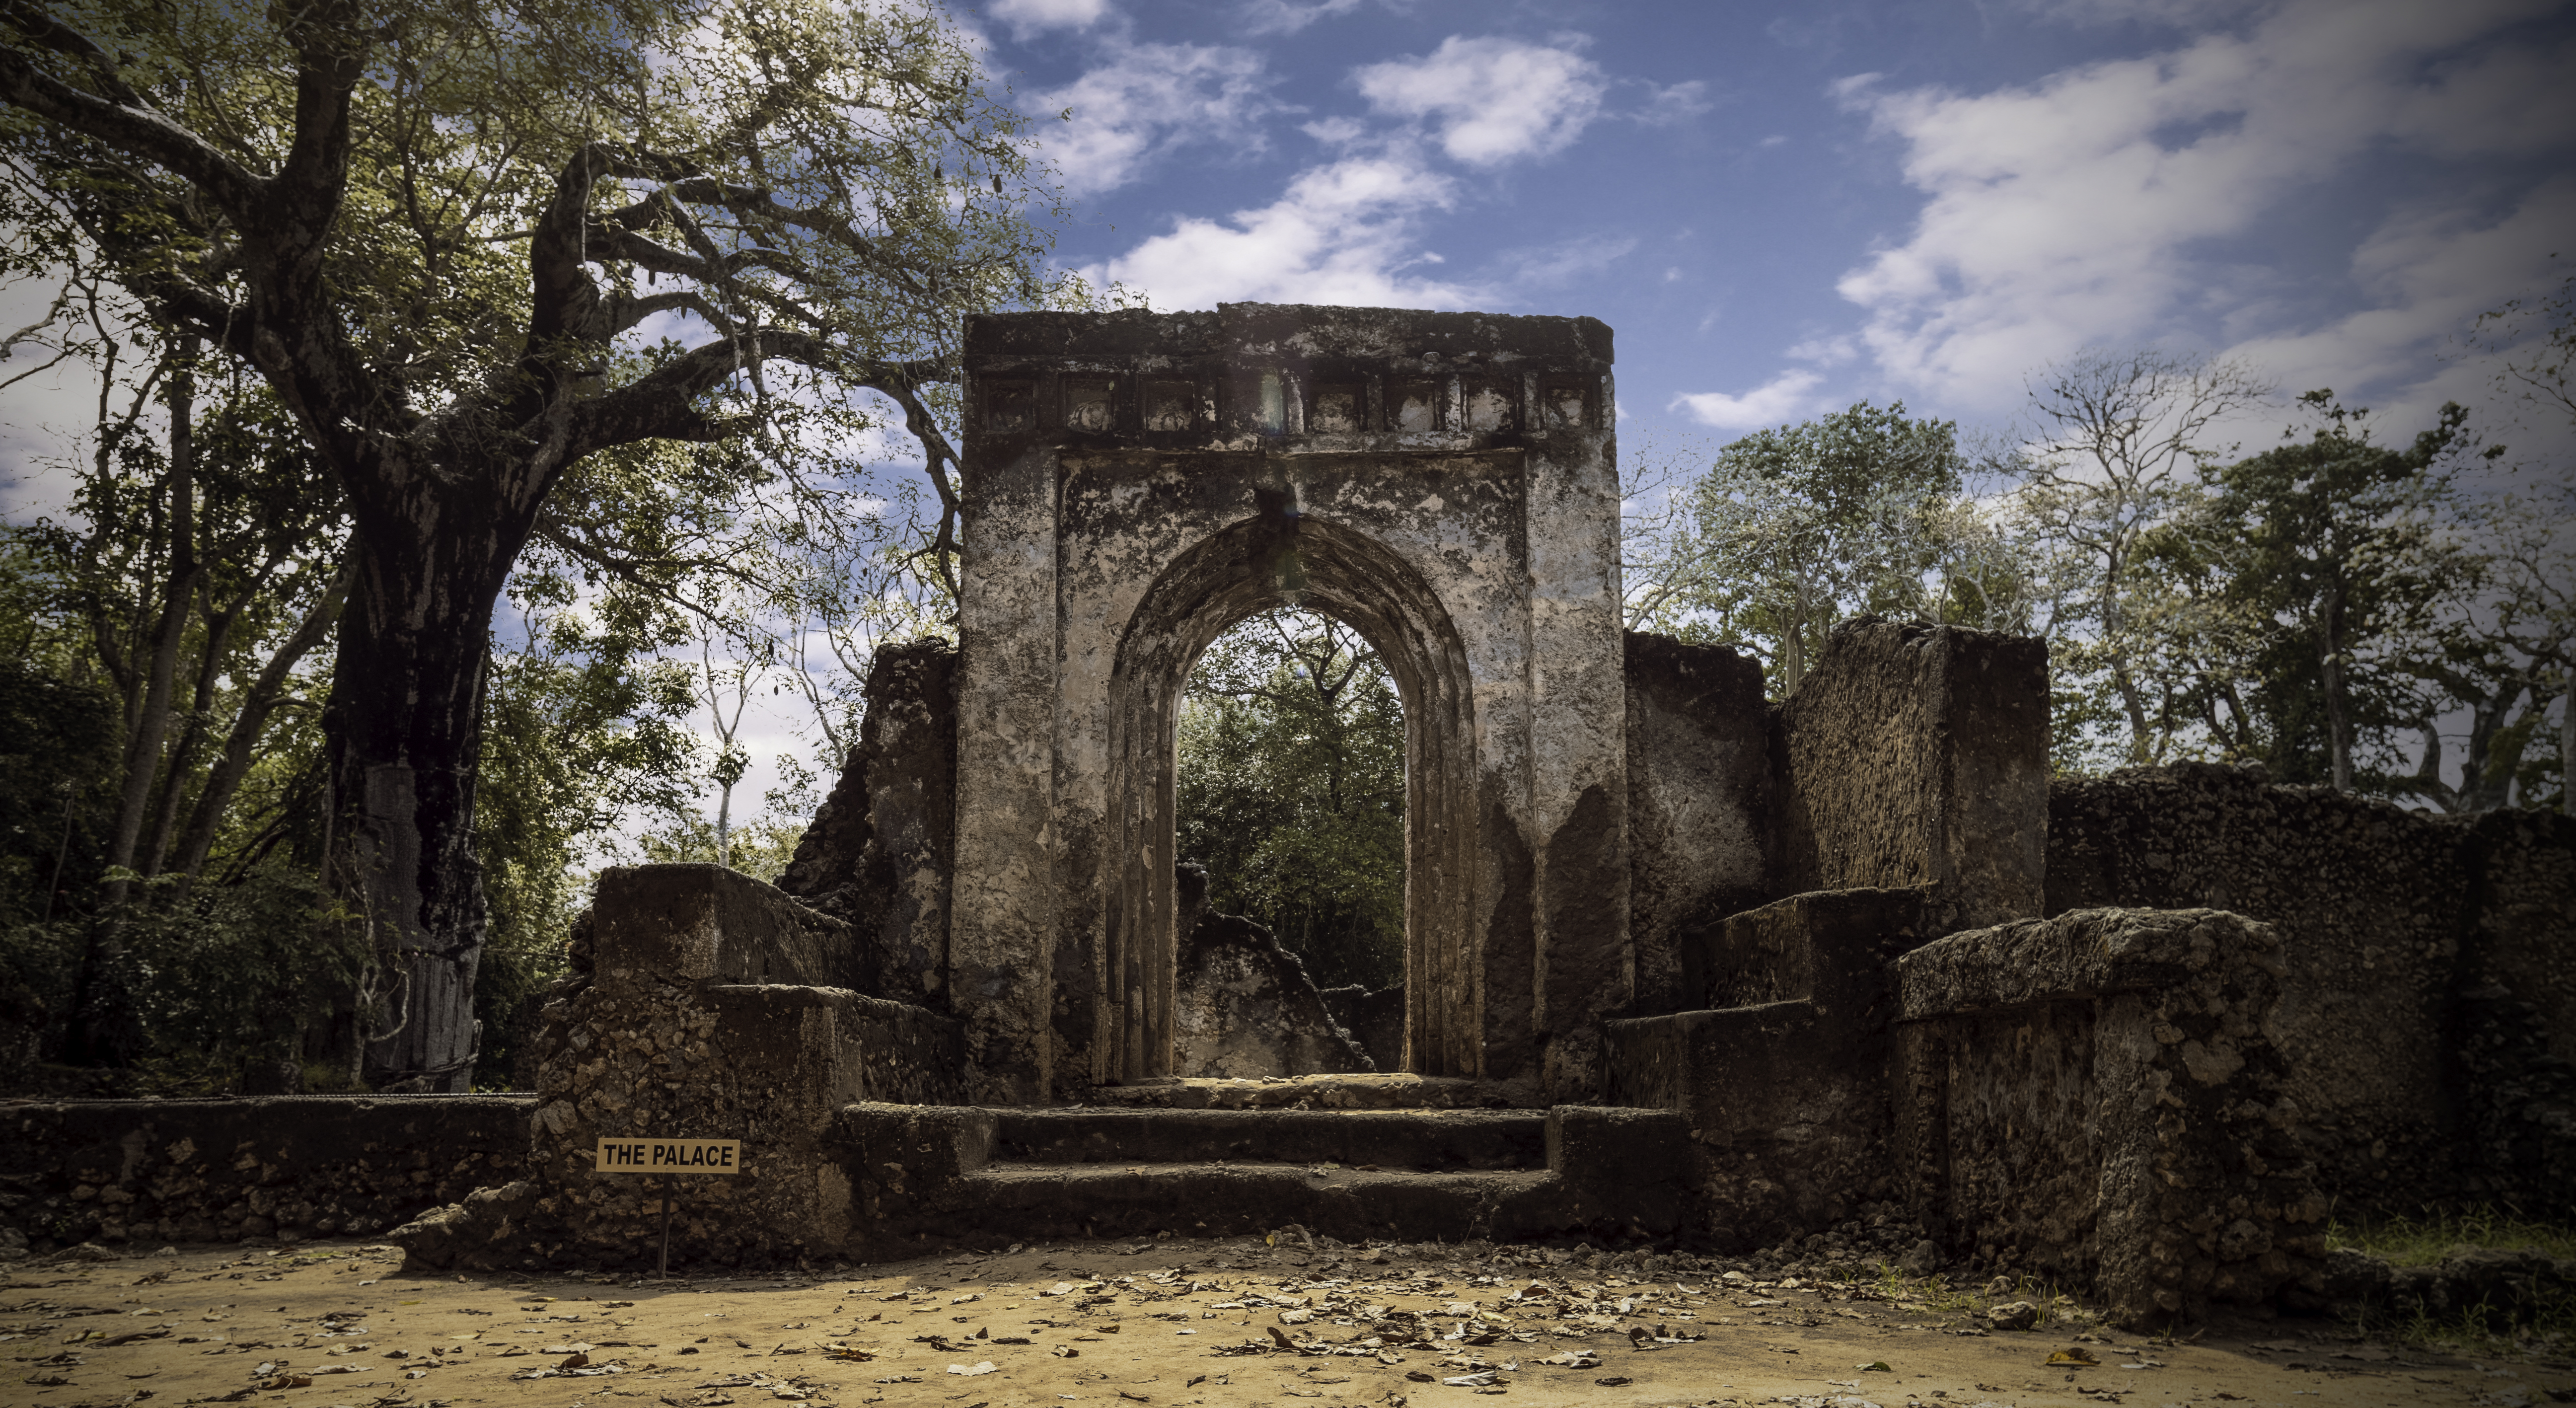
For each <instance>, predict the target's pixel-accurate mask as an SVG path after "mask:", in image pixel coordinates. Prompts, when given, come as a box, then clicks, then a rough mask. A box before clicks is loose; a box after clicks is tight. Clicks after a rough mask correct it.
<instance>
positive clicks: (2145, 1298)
mask: <svg viewBox="0 0 2576 1408" xmlns="http://www.w3.org/2000/svg"><path fill="white" fill-rule="evenodd" d="M1897 967H1898V971H1899V978H1898V986H1899V992H1900V994H1901V1001H1902V1012H1903V1021H1904V1023H1905V1034H1904V1041H1903V1046H1902V1051H1903V1056H1902V1063H1903V1069H1902V1071H1901V1073H1900V1076H1899V1082H1898V1083H1899V1086H1900V1088H1902V1089H1904V1090H1905V1091H1906V1092H1907V1094H1908V1099H1907V1102H1906V1103H1907V1105H1908V1112H1907V1118H1906V1119H1905V1121H1904V1123H1903V1128H1902V1132H1901V1134H1900V1137H1899V1139H1898V1141H1897V1148H1896V1154H1897V1157H1896V1159H1895V1160H1894V1163H1895V1165H1896V1167H1897V1168H1898V1169H1899V1170H1900V1172H1901V1173H1902V1174H1903V1175H1904V1177H1905V1179H1906V1196H1907V1199H1908V1201H1909V1202H1910V1203H1911V1204H1912V1205H1913V1206H1914V1208H1915V1210H1916V1212H1917V1214H1918V1215H1919V1216H1920V1217H1921V1218H1922V1219H1923V1220H1924V1221H1926V1222H1927V1223H1929V1224H1930V1225H1932V1226H1934V1227H1936V1228H1940V1229H1943V1233H1944V1235H1945V1236H1947V1237H1949V1238H1951V1239H1952V1240H1953V1241H1954V1242H1969V1243H1972V1244H1973V1245H1959V1246H1955V1247H1954V1250H1955V1251H1957V1252H1960V1253H1964V1254H1967V1255H1969V1256H1971V1257H1973V1259H1974V1261H1975V1264H1977V1265H1979V1266H1980V1267H1981V1268H1982V1269H1987V1270H1995V1271H2011V1272H2018V1273H2029V1274H2038V1275H2046V1276H2051V1277H2055V1278H2058V1279H2061V1280H2064V1281H2067V1282H2070V1283H2073V1284H2078V1285H2086V1284H2089V1285H2090V1286H2091V1287H2092V1288H2093V1289H2094V1290H2095V1291H2096V1293H2098V1294H2099V1295H2101V1296H2102V1297H2103V1298H2104V1299H2105V1300H2106V1301H2108V1302H2109V1304H2110V1307H2111V1311H2112V1313H2113V1314H2114V1316H2115V1317H2117V1318H2118V1319H2119V1320H2120V1321H2122V1322H2123V1323H2128V1324H2133V1325H2135V1324H2148V1323H2169V1322H2171V1321H2174V1320H2179V1319H2197V1318H2199V1317H2200V1316H2201V1315H2203V1314H2204V1313H2206V1311H2207V1309H2208V1307H2209V1306H2210V1305H2212V1304H2214V1303H2216V1304H2224V1303H2233V1304H2245V1305H2264V1304H2269V1303H2271V1302H2272V1301H2273V1300H2274V1299H2276V1298H2277V1297H2278V1296H2279V1295H2280V1294H2281V1293H2282V1292H2283V1290H2284V1289H2285V1288H2287V1287H2289V1286H2291V1285H2292V1284H2294V1283H2295V1282H2297V1281H2298V1280H2299V1279H2300V1278H2301V1277H2302V1276H2305V1275H2308V1274H2310V1271H2311V1269H2312V1267H2313V1266H2314V1264H2315V1263H2316V1262H2317V1259H2318V1258H2320V1257H2321V1256H2322V1255H2323V1253H2324V1236H2323V1232H2324V1229H2323V1225H2322V1219H2323V1218H2324V1215H2325V1211H2326V1209H2327V1207H2328V1202H2327V1200H2326V1199H2325V1198H2324V1197H2323V1196H2321V1195H2320V1194H2319V1192H2318V1190H2317V1185H2316V1178H2315V1169H2314V1166H2313V1164H2312V1163H2311V1162H2310V1161H2309V1159H2308V1158H2307V1156H2306V1153H2305V1151H2304V1150H2303V1149H2302V1147H2301V1145H2300V1141H2299V1138H2298V1130H2297V1124H2298V1109H2297V1106H2296V1104H2295V1102H2293V1101H2291V1100H2290V1099H2289V1098H2287V1096H2286V1094H2285V1087H2286V1084H2287V1074H2288V1070H2289V1065H2288V1062H2287V1060H2286V1059H2285V1057H2284V1055H2283V1053H2282V1052H2281V1050H2280V1049H2279V1048H2278V1047H2277V1046H2276V1045H2275V1043H2274V1040H2273V1031H2274V1030H2275V1029H2276V1028H2275V1025H2274V1023H2275V1019H2276V1017H2277V1013H2278V1009H2279V1006H2280V1003H2281V992H2282V988H2281V979H2282V976H2283V974H2284V973H2285V972H2286V967H2285V965H2284V963H2283V961H2282V954H2281V941H2280V937H2279V935H2278V934H2277V933H2276V932H2275V931H2274V930H2273V929H2272V927H2271V926H2269V925H2266V924H2263V923H2260V922H2257V921H2255V920H2251V919H2247V918H2244V917H2243V916H2240V915H2235V914H2229V913H2225V912H2223V911H2217V910H2207V909H2195V910H2164V911H2157V910H2134V909H2100V910H2080V911H2075V912H2072V913H2068V914H2063V915H2058V916H2056V917H2054V918H2050V919H2045V920H2026V921H2022V922H2019V923H2014V924H2008V925H2002V926H1998V927H1994V928H1989V929H1981V930H1972V931H1968V932H1964V933H1959V934H1953V935H1950V936H1949V937H1947V938H1944V939H1941V940H1939V941H1938V942H1935V943H1932V944H1928V945H1926V946H1924V947H1923V948H1921V949H1918V950H1916V951H1914V952H1913V953H1910V954H1907V955H1906V956H1905V957H1904V958H1903V959H1901V960H1899V962H1898V964H1897Z"/></svg>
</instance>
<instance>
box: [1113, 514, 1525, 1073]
mask: <svg viewBox="0 0 2576 1408" xmlns="http://www.w3.org/2000/svg"><path fill="white" fill-rule="evenodd" d="M1269 497H1270V496H1268V495H1265V496H1264V498H1265V499H1268V498H1269ZM1264 508H1265V510H1266V511H1265V512H1264V513H1263V514H1261V515H1260V516H1259V517H1256V518H1251V519H1246V520H1244V521H1242V522H1239V523H1236V524H1234V525H1232V526H1231V527H1228V528H1226V529H1225V530H1223V531H1221V532H1219V533H1217V534H1215V535H1213V536H1211V537H1210V538H1208V539H1207V540H1206V541H1204V542H1202V543H1200V544H1199V545H1197V546H1196V547H1194V548H1192V549H1190V550H1189V551H1187V552H1185V553H1183V554H1182V555H1181V556H1180V557H1179V558H1178V559H1177V560H1175V561H1174V562H1173V563H1172V564H1171V565H1170V566H1169V567H1168V568H1166V569H1165V570H1164V572H1163V573H1162V575H1161V576H1160V577H1159V578H1158V579H1157V580H1156V581H1155V583H1154V585H1153V586H1152V588H1150V589H1149V590H1148V591H1147V592H1146V594H1145V597H1144V599H1143V600H1142V601H1141V602H1139V603H1138V605H1137V608H1136V611H1135V614H1134V615H1133V616H1132V617H1131V618H1130V620H1129V623H1128V627H1127V630H1126V631H1125V633H1124V635H1123V636H1122V638H1121V640H1120V642H1119V648H1118V656H1117V660H1116V662H1115V664H1114V666H1113V667H1112V671H1111V679H1110V706H1111V707H1110V738H1109V753H1110V779H1109V798H1110V806H1111V817H1110V823H1111V834H1112V836H1113V837H1114V838H1115V839H1114V844H1113V846H1112V848H1111V852H1110V854H1107V855H1105V856H1103V857H1102V862H1103V870H1104V872H1105V873H1104V877H1103V878H1104V881H1105V882H1106V883H1105V884H1104V890H1105V892H1106V901H1107V904H1106V909H1107V914H1106V918H1107V921H1108V922H1107V930H1108V933H1107V940H1108V941H1107V943H1106V945H1105V949H1104V952H1103V953H1102V954H1101V955H1100V963H1101V969H1102V971H1100V972H1099V973H1098V975H1097V977H1098V979H1099V985H1098V988H1097V991H1098V992H1099V993H1100V994H1101V999H1100V1004H1099V1008H1098V1010H1097V1012H1096V1014H1095V1021H1096V1029H1097V1031H1098V1034H1099V1039H1098V1040H1097V1041H1096V1042H1095V1044H1094V1046H1093V1050H1094V1051H1095V1052H1097V1053H1098V1055H1097V1057H1096V1069H1095V1071H1094V1073H1093V1078H1094V1079H1096V1080H1103V1081H1119V1080H1136V1079H1140V1078H1146V1077H1153V1076H1161V1075H1166V1074H1169V1073H1170V1072H1171V1070H1172V1064H1173V1038H1174V1024H1173V980H1174V973H1175V967H1176V962H1175V961H1176V957H1177V940H1178V937H1179V936H1178V934H1177V919H1178V905H1177V903H1176V896H1175V884H1174V865H1175V862H1176V861H1177V860H1178V858H1179V857H1178V854H1177V850H1176V832H1175V821H1176V817H1177V811H1176V805H1175V802H1176V797H1175V793H1176V781H1177V778H1176V754H1177V736H1176V735H1177V728H1178V723H1179V718H1180V712H1181V711H1180V697H1181V689H1182V685H1183V682H1184V680H1185V679H1186V677H1187V675H1188V673H1189V670H1190V667H1191V666H1192V665H1193V664H1195V663H1196V662H1197V660H1198V659H1199V657H1200V655H1201V654H1202V653H1203V652H1204V651H1205V650H1206V649H1207V648H1208V646H1209V645H1210V644H1211V643H1212V642H1214V641H1215V640H1216V639H1217V637H1219V636H1220V635H1222V634H1223V633H1224V632H1225V631H1226V630H1227V629H1228V628H1229V627H1232V626H1234V625H1235V624H1236V623H1238V622H1240V621H1242V620H1244V619H1245V618H1247V617H1249V616H1252V615H1254V614H1255V613H1257V612H1261V611H1264V610H1269V609H1272V608H1277V607H1297V608H1302V609H1304V610H1307V611H1312V612H1315V613H1318V614H1322V615H1327V616H1331V617H1333V618H1335V619H1337V620H1339V621H1341V622H1343V623H1345V624H1346V625H1348V626H1349V627H1350V628H1351V630H1352V631H1354V632H1356V633H1357V634H1358V635H1359V636H1360V637H1361V639H1363V640H1364V641H1365V642H1366V643H1367V644H1368V646H1369V647H1370V648H1371V649H1372V650H1374V651H1375V652H1376V654H1377V656H1378V658H1379V659H1380V660H1381V661H1383V662H1384V664H1385V666H1386V669H1387V672H1388V673H1389V674H1390V675H1391V676H1392V677H1393V678H1394V681H1395V685H1396V690H1397V693H1398V696H1399V698H1400V700H1401V703H1402V706H1403V710H1404V721H1405V743H1404V754H1405V767H1404V777H1405V799H1404V808H1403V811H1404V818H1405V842H1404V855H1405V861H1404V868H1405V880H1404V933H1405V941H1404V987H1405V1043H1404V1047H1405V1054H1404V1058H1403V1068H1404V1069H1407V1070H1412V1071H1417V1072H1421V1073H1423V1074H1430V1075H1474V1074H1477V1073H1478V1064H1479V1062H1478V1058H1479V1055H1480V1053H1481V1048H1482V1043H1481V1041H1480V1039H1479V1033H1480V1031H1481V1028H1482V1000H1483V998H1482V991H1481V985H1480V982H1479V979H1478V974H1479V972H1480V967H1479V965H1478V964H1477V963H1476V962H1475V961H1474V960H1475V948H1476V944H1477V933H1478V926H1477V924H1476V923H1475V921H1474V918H1473V916H1471V914H1470V913H1469V910H1470V909H1471V907H1472V906H1471V905H1470V903H1469V897H1470V895H1471V893H1472V892H1473V886H1474V874H1473V871H1474V866H1475V848H1474V837H1475V825H1474V823H1475V811H1474V800H1473V782H1472V777H1473V759H1472V753H1473V739H1474V698H1473V691H1472V689H1471V684H1470V680H1469V677H1468V670H1467V658H1466V651H1465V649H1464V647H1463V645H1462V644H1461V643H1460V641H1459V638H1458V632H1457V630H1456V628H1455V627H1454V626H1453V625H1452V624H1451V622H1450V620H1449V617H1448V613H1447V612H1446V610H1445V609H1444V608H1443V607H1442V605H1441V603H1440V601H1439V599H1438V597H1437V596H1436V595H1435V594H1434V593H1433V591H1432V590H1431V587H1430V585H1429V584H1428V583H1427V582H1425V581H1423V579H1422V577H1421V574H1420V573H1418V572H1416V571H1415V570H1414V569H1413V568H1412V567H1411V566H1410V565H1409V564H1407V563H1406V562H1405V561H1404V560H1403V559H1402V558H1401V557H1399V556H1398V555H1397V554H1396V553H1395V552H1393V551H1392V550H1390V549H1389V548H1387V547H1386V546H1385V545H1384V544H1382V543H1379V542H1377V541H1375V540H1374V539H1372V538H1370V537H1368V536H1367V535H1365V534H1362V533H1360V532H1357V531H1356V530H1353V529H1351V528H1349V527H1347V526H1344V525H1340V524H1336V523H1332V522H1330V521H1327V520H1323V519H1319V518H1313V517H1306V516H1301V515H1299V514H1298V513H1296V512H1295V511H1294V509H1293V508H1292V507H1291V506H1290V505H1289V504H1288V503H1287V502H1286V500H1285V498H1284V496H1281V497H1280V501H1279V502H1277V503H1270V502H1265V504H1264Z"/></svg>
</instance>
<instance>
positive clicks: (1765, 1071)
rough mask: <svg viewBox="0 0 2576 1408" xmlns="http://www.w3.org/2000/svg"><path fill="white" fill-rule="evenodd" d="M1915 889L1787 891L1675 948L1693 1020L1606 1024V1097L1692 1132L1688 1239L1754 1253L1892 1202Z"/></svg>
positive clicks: (1915, 933)
mask: <svg viewBox="0 0 2576 1408" xmlns="http://www.w3.org/2000/svg"><path fill="white" fill-rule="evenodd" d="M1928 893H1929V891H1928V890H1927V889H1925V888H1919V887H1918V888H1911V889H1896V890H1841V891H1825V892H1820V893H1815V894H1805V895H1792V896H1790V897H1789V898H1787V899H1784V900H1780V901H1777V902H1776V903H1773V904H1769V905H1765V906H1763V907H1762V908H1760V909H1756V910H1750V911H1747V912H1745V913H1742V914H1737V915H1733V916H1730V917H1729V918H1728V919H1727V920H1726V921H1725V922H1724V923H1722V924H1720V925H1719V926H1717V928H1716V929H1715V930H1714V931H1712V932H1711V933H1710V934H1708V935H1707V936H1706V938H1705V940H1704V942H1702V943H1701V944H1698V945H1695V946H1694V948H1693V949H1691V950H1687V951H1686V953H1685V957H1686V959H1687V965H1686V968H1685V974H1686V976H1685V978H1684V982H1685V983H1686V984H1687V985H1688V990H1689V991H1690V992H1692V993H1695V994H1697V996H1696V998H1695V999H1693V1001H1694V1003H1695V1008H1694V1010H1688V1011H1681V1012H1672V1013H1666V1014H1664V1015H1661V1016H1652V1017H1639V1018H1634V1019H1629V1020H1623V1021H1613V1022H1610V1023H1608V1024H1606V1029H1607V1033H1608V1037H1607V1044H1608V1048H1609V1050H1608V1055H1609V1059H1608V1062H1607V1065H1608V1076H1607V1080H1606V1083H1605V1086H1604V1090H1603V1098H1604V1099H1605V1100H1606V1101H1607V1102H1608V1103H1609V1104H1612V1105H1633V1106H1642V1107H1646V1108H1651V1109H1661V1110H1674V1111H1678V1112H1680V1113H1681V1114H1682V1115H1683V1117H1684V1118H1685V1120H1686V1121H1687V1123H1688V1124H1689V1126H1690V1131H1691V1133H1690V1151H1691V1164H1690V1167H1691V1175H1690V1184H1691V1188H1692V1191H1693V1193H1694V1195H1695V1196H1694V1199H1693V1210H1692V1213H1691V1217H1692V1226H1693V1231H1694V1235H1695V1236H1697V1237H1698V1238H1701V1239H1704V1240H1705V1241H1707V1242H1708V1243H1710V1244H1712V1245H1714V1246H1717V1247H1719V1248H1720V1249H1722V1250H1727V1251H1738V1252H1741V1251H1751V1250H1753V1249H1755V1248H1757V1247H1763V1246H1769V1245H1772V1244H1774V1243H1776V1242H1778V1241H1780V1240H1781V1239H1783V1238H1786V1237H1794V1236H1800V1235H1804V1234H1806V1233H1810V1232H1813V1231H1816V1230H1818V1229H1821V1228H1825V1227H1829V1226H1832V1225H1833V1224H1835V1223H1839V1222H1841V1221H1843V1220H1845V1219H1846V1218H1849V1217H1851V1216H1854V1215H1855V1214H1856V1213H1858V1212H1859V1211H1860V1210H1861V1209H1862V1208H1863V1206H1864V1205H1865V1204H1868V1203H1871V1202H1877V1201H1883V1200H1885V1199H1887V1198H1889V1197H1891V1196H1892V1195H1893V1194H1894V1193H1895V1191H1896V1182H1895V1180H1894V1178H1893V1177H1892V1176H1891V1175H1890V1171H1889V1168H1888V1161H1887V1157H1886V1153H1887V1149H1888V1147H1889V1140H1890V1138H1891V1136H1892V1131H1893V1128H1894V1124H1895V1119H1896V1116H1895V1113H1894V1111H1893V1109H1892V1107H1891V1096H1890V1087H1889V1084H1888V1070H1889V1065H1890V1061H1891V1059H1892V1057H1891V1047H1890V1044H1889V1043H1890V1040H1891V1038H1890V1030H1891V1026H1892V1024H1893V1022H1894V1021H1895V1017H1896V1005H1895V996H1894V982H1895V976H1894V975H1895V967H1894V964H1895V962H1896V959H1897V957H1898V955H1900V954H1903V953H1905V952H1907V951H1909V950H1911V949H1913V948H1915V947H1916V946H1917V945H1919V944H1921V943H1922V942H1923V941H1924V939H1925V938H1926V937H1927V933H1926V930H1925V927H1924V913H1923V911H1924V902H1925V899H1926V897H1927V895H1928Z"/></svg>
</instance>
